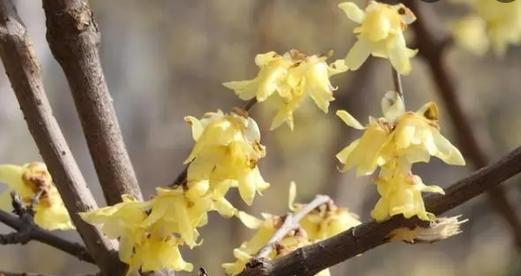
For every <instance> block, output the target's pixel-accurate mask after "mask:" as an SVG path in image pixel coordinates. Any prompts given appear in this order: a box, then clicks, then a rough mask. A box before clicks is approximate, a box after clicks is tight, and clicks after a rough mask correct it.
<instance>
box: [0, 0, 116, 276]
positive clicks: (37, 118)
mask: <svg viewBox="0 0 521 276" xmlns="http://www.w3.org/2000/svg"><path fill="white" fill-rule="evenodd" d="M0 57H1V59H2V61H3V63H4V66H5V70H6V73H7V76H8V77H9V80H10V82H11V85H12V87H13V90H14V92H15V94H16V97H17V98H18V102H19V104H20V107H21V109H22V112H23V114H24V116H25V120H26V121H27V125H28V127H29V131H30V132H31V135H32V136H33V138H34V140H35V142H36V144H37V146H38V149H39V151H40V154H41V155H42V157H43V159H44V161H45V163H46V164H47V166H48V167H49V170H50V172H51V174H52V175H53V177H54V179H55V183H56V187H57V188H58V191H59V192H60V194H61V196H62V198H63V201H64V203H65V206H66V207H67V209H68V210H69V213H70V215H71V218H72V221H73V222H74V224H75V225H76V228H77V229H78V232H79V233H80V235H81V237H82V239H83V241H84V242H85V244H86V246H87V249H88V251H89V252H90V253H91V255H92V257H93V258H94V260H95V261H96V263H97V264H98V265H99V266H100V268H101V270H102V272H104V273H105V274H107V275H117V273H118V272H119V270H118V269H117V268H118V265H117V264H118V263H119V261H118V259H117V257H116V256H115V255H114V254H113V253H112V252H111V250H112V249H114V245H113V244H112V243H111V242H110V241H109V240H107V239H105V238H104V237H103V236H102V234H101V233H100V232H99V231H98V230H97V229H96V228H95V227H94V226H92V225H90V224H87V223H85V222H84V221H83V220H82V219H81V218H80V217H79V216H78V212H85V211H89V210H92V209H93V208H97V204H96V201H95V200H94V197H93V196H92V194H91V192H90V190H89V189H88V187H87V184H86V183H85V179H84V178H83V175H82V174H81V172H80V170H79V168H78V165H77V164H76V161H75V160H74V157H73V156H72V153H71V151H70V149H69V147H68V145H67V143H66V141H65V138H64V137H63V134H62V133H61V130H60V127H59V126H58V123H57V122H56V119H55V118H54V116H53V114H52V109H51V106H50V104H49V100H48V99H47V96H46V94H45V91H44V88H43V83H42V78H41V74H40V67H39V64H38V61H37V60H36V57H35V55H34V50H33V48H32V44H31V40H30V38H29V36H28V35H27V31H26V29H25V26H24V25H23V23H22V21H21V19H20V18H19V16H18V14H17V12H16V9H15V7H14V5H13V3H12V2H11V1H9V0H0Z"/></svg>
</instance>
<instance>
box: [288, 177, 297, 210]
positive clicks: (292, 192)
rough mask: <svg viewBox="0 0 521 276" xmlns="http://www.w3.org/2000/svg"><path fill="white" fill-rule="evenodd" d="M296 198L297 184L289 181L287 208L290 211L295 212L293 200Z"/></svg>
mask: <svg viewBox="0 0 521 276" xmlns="http://www.w3.org/2000/svg"><path fill="white" fill-rule="evenodd" d="M296 197H297V184H295V181H291V183H290V184H289V200H288V208H289V209H290V210H291V211H295V198H296Z"/></svg>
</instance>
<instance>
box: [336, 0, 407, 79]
mask: <svg viewBox="0 0 521 276" xmlns="http://www.w3.org/2000/svg"><path fill="white" fill-rule="evenodd" d="M339 7H340V8H341V9H342V10H343V11H344V12H345V13H346V15H347V17H348V18H349V19H351V20H352V21H354V22H355V23H358V24H360V26H358V27H356V28H355V29H354V30H353V32H354V33H355V34H356V35H357V38H358V40H357V41H356V42H355V44H354V45H353V47H352V48H351V50H349V53H348V54H347V56H346V59H345V60H346V64H347V67H348V68H349V69H351V70H357V69H358V68H360V66H361V65H362V64H363V63H364V62H365V60H366V59H367V58H368V57H369V55H372V56H375V57H380V58H387V59H389V61H390V62H391V64H392V65H393V67H394V68H395V69H396V70H397V71H398V72H399V73H400V74H404V75H406V74H409V72H410V71H411V62H410V59H411V58H412V57H414V56H415V55H416V53H417V51H416V50H412V49H409V48H408V47H407V44H406V41H405V37H404V33H403V32H404V31H405V29H406V28H407V25H409V24H411V23H412V22H414V21H415V20H416V16H415V15H414V14H413V13H412V11H411V10H409V9H408V8H407V7H405V6H404V5H403V4H398V5H388V4H383V3H378V2H376V1H371V3H370V4H369V5H368V6H367V7H366V9H365V11H363V10H362V9H360V8H359V7H358V6H357V5H356V4H355V3H353V2H344V3H341V4H339Z"/></svg>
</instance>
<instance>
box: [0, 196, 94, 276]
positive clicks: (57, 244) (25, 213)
mask: <svg viewBox="0 0 521 276" xmlns="http://www.w3.org/2000/svg"><path fill="white" fill-rule="evenodd" d="M12 198H13V207H14V212H15V213H16V214H17V215H18V218H17V217H16V216H14V215H12V214H10V213H8V212H6V211H4V210H0V222H2V223H4V224H6V225H8V226H9V227H11V228H13V229H15V230H16V232H13V233H9V234H4V235H0V244H18V243H19V244H26V243H27V242H29V241H31V240H36V241H39V242H42V243H45V244H47V245H50V246H52V247H54V248H56V249H59V250H61V251H64V252H66V253H69V254H70V255H72V256H75V257H77V258H78V259H80V260H82V261H85V262H89V263H94V260H93V259H92V256H91V255H90V254H89V252H87V249H86V248H85V247H84V246H82V245H80V244H78V243H74V242H70V241H68V240H65V239H62V238H61V237H59V236H57V235H55V234H53V233H51V232H49V231H46V230H43V229H42V228H40V227H38V226H37V225H36V224H35V223H34V220H33V214H34V212H33V206H32V204H31V205H30V206H28V207H25V208H24V207H23V206H22V203H21V201H20V198H19V197H18V196H15V195H12ZM0 275H1V274H0Z"/></svg>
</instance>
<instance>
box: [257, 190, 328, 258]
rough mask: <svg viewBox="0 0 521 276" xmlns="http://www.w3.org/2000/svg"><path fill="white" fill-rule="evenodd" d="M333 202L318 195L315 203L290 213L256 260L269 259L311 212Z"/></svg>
mask: <svg viewBox="0 0 521 276" xmlns="http://www.w3.org/2000/svg"><path fill="white" fill-rule="evenodd" d="M329 201H331V198H330V197H329V196H325V195H317V196H316V197H315V199H313V201H311V202H310V203H308V204H306V205H305V206H304V207H303V208H302V209H300V210H299V211H298V212H297V213H294V214H291V213H288V214H287V215H286V218H285V219H284V223H282V225H281V226H280V227H279V229H277V231H276V232H275V233H274V234H273V236H272V237H271V238H270V240H269V241H268V242H267V243H266V245H265V246H264V247H263V248H261V250H259V253H258V254H257V256H256V258H265V257H267V256H268V255H269V254H270V252H271V250H273V248H274V246H275V245H276V244H277V243H278V242H280V241H281V240H282V239H284V237H285V236H286V235H287V234H288V233H289V232H291V231H293V230H295V229H297V228H298V227H299V223H300V220H301V219H302V218H304V217H305V216H306V215H307V214H309V213H310V212H311V211H313V210H315V209H316V208H317V207H319V206H320V205H322V204H325V203H327V202H329Z"/></svg>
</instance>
